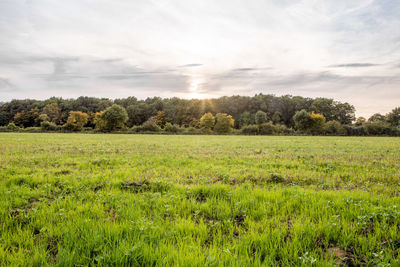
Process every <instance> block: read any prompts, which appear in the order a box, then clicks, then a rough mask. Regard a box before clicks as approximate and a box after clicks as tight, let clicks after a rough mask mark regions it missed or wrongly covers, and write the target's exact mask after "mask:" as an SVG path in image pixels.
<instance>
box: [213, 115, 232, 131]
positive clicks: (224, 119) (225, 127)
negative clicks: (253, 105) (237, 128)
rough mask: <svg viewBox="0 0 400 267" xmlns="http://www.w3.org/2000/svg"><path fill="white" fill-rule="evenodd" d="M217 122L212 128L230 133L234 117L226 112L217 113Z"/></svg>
mask: <svg viewBox="0 0 400 267" xmlns="http://www.w3.org/2000/svg"><path fill="white" fill-rule="evenodd" d="M215 117H216V118H217V123H216V124H215V127H214V130H215V131H216V132H217V133H230V132H231V131H232V128H233V125H234V122H235V121H234V119H233V118H232V116H231V115H228V114H226V113H217V115H216V116H215Z"/></svg>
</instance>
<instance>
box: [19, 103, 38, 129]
mask: <svg viewBox="0 0 400 267" xmlns="http://www.w3.org/2000/svg"><path fill="white" fill-rule="evenodd" d="M14 123H15V124H16V125H18V126H20V127H32V126H39V123H40V122H39V109H38V108H34V109H31V110H28V111H26V110H23V111H21V112H18V113H16V114H15V115H14Z"/></svg>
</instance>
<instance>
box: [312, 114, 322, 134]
mask: <svg viewBox="0 0 400 267" xmlns="http://www.w3.org/2000/svg"><path fill="white" fill-rule="evenodd" d="M310 117H311V120H312V122H313V123H312V128H311V131H312V132H313V133H321V132H322V129H323V128H324V125H325V122H326V119H325V117H324V115H322V114H319V113H314V111H313V112H312V113H311V115H310Z"/></svg>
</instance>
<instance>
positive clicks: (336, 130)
mask: <svg viewBox="0 0 400 267" xmlns="http://www.w3.org/2000/svg"><path fill="white" fill-rule="evenodd" d="M323 131H324V133H326V134H330V135H343V134H345V133H346V131H345V129H344V128H343V126H342V124H340V122H338V121H328V122H327V123H326V124H325V125H324V130H323Z"/></svg>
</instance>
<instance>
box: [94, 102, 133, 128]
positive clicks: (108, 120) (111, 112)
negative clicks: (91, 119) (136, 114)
mask: <svg viewBox="0 0 400 267" xmlns="http://www.w3.org/2000/svg"><path fill="white" fill-rule="evenodd" d="M96 117H97V118H96V128H98V129H99V130H102V131H114V130H117V129H121V128H124V127H125V123H126V121H127V120H128V113H127V112H126V110H125V108H124V107H122V106H120V105H117V104H113V105H112V106H111V107H108V108H107V109H106V110H105V111H104V112H101V113H99V114H98V115H97V116H96Z"/></svg>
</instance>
